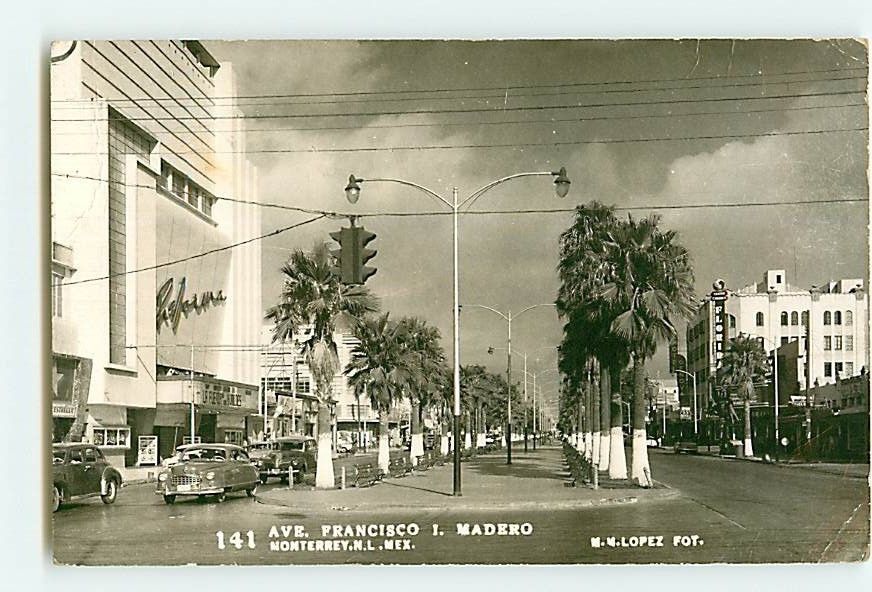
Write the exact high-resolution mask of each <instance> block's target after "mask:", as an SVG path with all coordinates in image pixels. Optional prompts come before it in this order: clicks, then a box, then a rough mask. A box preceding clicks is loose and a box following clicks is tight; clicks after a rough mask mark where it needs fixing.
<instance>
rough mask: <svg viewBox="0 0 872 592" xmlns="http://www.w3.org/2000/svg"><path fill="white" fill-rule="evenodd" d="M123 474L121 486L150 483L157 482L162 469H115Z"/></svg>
mask: <svg viewBox="0 0 872 592" xmlns="http://www.w3.org/2000/svg"><path fill="white" fill-rule="evenodd" d="M115 468H116V469H118V472H119V473H121V486H122V487H124V486H125V485H137V484H139V483H149V482H152V481H156V480H157V474H158V473H159V472H160V470H161V468H160V467H115Z"/></svg>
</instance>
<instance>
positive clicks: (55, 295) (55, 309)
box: [51, 272, 64, 317]
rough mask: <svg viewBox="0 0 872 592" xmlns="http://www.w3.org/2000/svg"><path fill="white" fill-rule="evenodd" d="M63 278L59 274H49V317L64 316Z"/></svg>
mask: <svg viewBox="0 0 872 592" xmlns="http://www.w3.org/2000/svg"><path fill="white" fill-rule="evenodd" d="M63 281H64V276H63V274H61V273H54V272H52V274H51V316H53V317H62V316H64V291H63V290H64V287H63V285H62V284H63Z"/></svg>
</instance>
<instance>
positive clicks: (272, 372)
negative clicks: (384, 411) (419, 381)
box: [261, 325, 411, 443]
mask: <svg viewBox="0 0 872 592" xmlns="http://www.w3.org/2000/svg"><path fill="white" fill-rule="evenodd" d="M272 337H273V327H272V325H264V327H263V331H262V343H263V344H264V350H263V353H262V355H261V384H262V385H263V396H264V398H265V399H266V401H267V406H268V409H269V412H268V415H269V418H268V422H271V424H270V425H269V429H270V430H271V431H272V432H273V433H275V434H277V435H283V434H285V433H303V434H307V435H310V436H316V435H317V429H318V427H317V426H318V422H317V400H316V399H315V397H314V394H313V393H314V388H315V387H314V383H313V380H312V377H311V374H310V372H309V367H308V365H307V364H306V363H305V360H304V359H303V355H302V351H301V348H300V346H299V342H300V341H301V339H300V338H304V337H305V335H301V336H300V338H298V339H296V340H290V341H285V342H275V343H273V341H272ZM333 340H334V341H335V343H336V346H337V348H336V349H337V353H338V355H339V370H338V371H337V373H336V375H335V376H334V377H333V381H332V383H331V399H332V405H331V424H332V430H333V432H334V435H335V434H336V433H337V432H339V431H346V432H351V433H352V435H353V437H354V438H355V440H356V441H358V442H364V443H374V442H375V437H376V434H377V431H378V422H379V415H378V410H377V409H376V408H375V407H373V405H372V402H371V400H370V399H369V397H368V395H367V394H366V393H355V392H354V389H353V388H352V387H351V386H350V385H349V384H348V377H346V376H345V374H344V370H345V367H346V366H347V365H348V363H349V362H350V361H351V352H352V351H353V350H354V347H355V346H356V345H357V340H356V339H355V338H354V337H353V336H352V335H350V334H348V333H345V332H341V331H338V332H336V333H335V334H334V335H333ZM299 399H302V400H303V401H307V400H314V403H305V405H306V407H305V408H303V407H302V405H304V403H301V402H299V401H298V400H299ZM295 409H296V412H294V411H293V410H295ZM410 412H411V405H410V403H409V400H408V398H407V397H405V398H403V399H402V400H400V401H397V402H395V404H394V406H393V407H392V409H391V410H390V413H389V421H388V423H389V426H390V428H391V431H392V432H393V434H394V438H395V440H398V439H399V437H400V433H401V432H402V431H403V430H407V429H408V427H409V422H410Z"/></svg>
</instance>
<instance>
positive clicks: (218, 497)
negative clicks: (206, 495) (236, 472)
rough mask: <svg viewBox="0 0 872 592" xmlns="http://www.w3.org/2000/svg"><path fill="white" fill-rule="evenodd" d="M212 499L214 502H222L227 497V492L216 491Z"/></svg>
mask: <svg viewBox="0 0 872 592" xmlns="http://www.w3.org/2000/svg"><path fill="white" fill-rule="evenodd" d="M212 499H214V500H215V503H216V504H220V503H223V502H224V500H226V499H227V492H226V491H222V492H221V493H216V494H215V495H214V497H213V498H212Z"/></svg>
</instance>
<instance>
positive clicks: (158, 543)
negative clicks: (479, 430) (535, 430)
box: [52, 447, 869, 565]
mask: <svg viewBox="0 0 872 592" xmlns="http://www.w3.org/2000/svg"><path fill="white" fill-rule="evenodd" d="M628 452H629V451H628ZM561 464H562V462H561V451H560V450H559V448H556V447H547V448H540V449H539V450H538V451H536V452H533V451H532V449H531V450H530V452H529V453H528V454H524V453H523V452H522V451H520V450H519V451H517V452H516V455H515V459H514V463H513V465H512V466H511V467H507V466H505V458H504V456H502V455H499V454H491V455H488V456H485V457H480V458H479V459H477V460H474V461H471V462H469V463H464V465H463V474H464V488H465V490H464V497H462V498H453V497H451V496H450V495H448V493H449V492H450V491H451V467H450V465H445V466H442V467H436V468H433V469H431V470H430V471H428V472H426V473H423V474H415V475H411V476H408V477H405V478H402V479H393V480H389V481H386V482H384V483H381V484H378V485H376V486H374V487H372V488H368V489H361V490H357V489H354V490H346V491H326V492H325V491H308V490H302V489H301V490H297V491H287V489H286V487H285V486H282V485H280V484H275V485H273V484H270V485H268V486H261V488H260V489H259V491H258V497H257V500H256V501H255V500H251V499H248V498H246V497H245V494H244V493H239V494H234V495H231V496H228V499H227V501H226V502H224V503H223V504H216V503H211V502H198V501H196V500H190V501H181V502H179V503H177V504H175V505H173V506H166V505H164V503H163V501H162V500H161V499H160V498H159V497H158V496H155V495H154V493H153V484H139V485H132V486H129V487H125V488H124V489H123V490H122V492H121V494H120V495H119V498H118V501H117V502H116V503H115V504H114V505H112V506H105V505H103V504H102V503H101V502H100V500H99V499H93V500H88V501H86V502H83V503H77V504H70V505H68V506H66V507H64V508H62V509H61V510H60V511H59V512H58V513H57V514H55V515H53V517H52V523H53V527H54V545H55V546H54V557H55V561H57V562H58V563H62V564H98V565H99V564H136V565H148V564H188V563H198V564H228V563H237V564H292V563H293V564H312V563H482V564H487V563H507V562H511V563H628V562H631V563H640V562H655V563H662V562H666V563H709V562H749V563H755V562H817V561H852V560H853V561H856V560H860V559H863V558H864V556H866V553H868V546H867V545H868V539H869V531H868V524H869V497H868V488H867V483H866V480H865V479H860V478H856V477H843V476H840V475H835V474H828V473H821V472H816V471H813V470H807V469H803V468H792V467H779V466H773V465H766V464H762V463H755V462H747V461H738V460H730V459H724V458H719V457H712V456H689V455H688V456H686V455H675V454H673V453H671V452H668V451H661V450H652V454H651V465H652V470H653V475H654V478H655V480H656V482H657V483H656V485H657V486H656V487H655V488H654V489H651V490H641V489H637V488H623V487H621V488H618V489H616V488H615V484H614V483H610V482H608V480H605V481H604V487H603V488H601V489H600V490H599V491H596V492H594V491H591V490H588V489H582V488H578V489H574V488H569V487H564V485H563V483H564V481H565V480H566V475H565V473H563V472H561ZM549 499H551V500H553V501H552V502H551V503H549V502H548V501H547V500H549ZM295 500H296V501H295ZM335 500H344V501H341V502H336V501H335ZM378 500H383V502H382V503H379V502H378ZM412 523H414V524H416V525H417V526H418V529H419V530H418V531H417V534H413V532H412V530H413V529H412V527H411V524H412ZM458 523H459V524H460V525H461V526H460V527H458ZM498 523H505V524H506V526H505V527H504V528H503V531H502V532H503V534H498V533H495V534H488V532H489V531H488V527H486V526H485V525H486V524H493V525H497V524H498ZM475 524H480V525H481V528H482V533H483V534H481V535H478V534H477V533H476V530H475V527H474V525H475ZM299 525H302V529H299V528H298V529H297V530H296V531H295V530H294V527H295V526H299ZM356 525H383V526H382V530H378V531H377V532H368V533H367V535H366V536H365V537H363V540H364V542H363V543H362V544H363V545H364V546H363V548H356V550H354V549H355V547H354V546H353V545H354V543H353V542H349V543H339V542H337V543H336V546H337V547H338V546H340V545H346V544H347V545H349V547H348V548H341V549H333V548H331V544H332V543H328V544H327V546H326V549H321V548H319V549H315V548H314V545H315V542H314V541H315V539H319V540H325V541H331V540H335V541H339V540H345V539H355V538H358V539H359V538H361V537H359V536H354V535H353V533H349V532H348V529H349V528H351V529H354V528H355V527H356ZM389 525H409V526H408V527H407V528H406V530H407V532H401V531H400V530H397V532H396V533H389V532H387V531H386V530H384V529H385V528H390V526H389ZM434 525H436V526H435V527H434ZM464 525H470V531H469V534H468V535H463V534H460V533H462V532H464V528H465V526H464ZM511 525H517V526H516V527H515V529H514V531H513V530H512V526H511ZM274 526H275V527H276V529H275V530H274V531H273V533H272V534H273V535H274V540H275V541H281V540H286V541H289V542H286V543H285V546H284V547H280V546H279V545H278V544H277V545H276V548H275V549H272V550H271V547H270V540H271V538H270V534H271V532H270V531H271V529H272V527H274ZM282 526H286V527H287V530H285V531H282V530H281V529H282ZM324 528H326V530H322V529H324ZM400 528H402V527H400ZM496 528H497V527H496V526H495V527H494V529H496ZM527 529H530V530H531V531H532V532H529V530H527ZM219 531H221V532H223V536H224V547H225V548H224V549H223V550H222V549H220V548H219V547H220V545H219V535H218V534H217V533H218V532H219ZM237 531H238V532H239V533H240V536H239V537H238V538H236V539H232V538H231V537H232V535H233V533H235V532H237ZM248 531H251V532H252V538H253V546H254V548H250V547H249V542H250V541H249V538H248V535H247V533H248ZM436 531H438V532H440V534H434V532H436ZM497 532H500V531H497ZM524 533H527V534H524ZM596 537H598V538H599V541H600V547H599V548H596V543H595V541H592V538H596ZM609 537H615V538H614V539H611V538H609ZM642 537H645V538H642ZM234 540H235V541H236V542H237V543H238V546H240V547H241V549H237V548H235V545H234V544H233V542H234ZM307 540H311V541H312V543H311V544H312V545H313V548H311V549H306V548H305V545H306V544H309V543H307V542H305V541H307ZM386 540H396V541H398V542H396V543H395V544H396V545H397V546H398V547H400V549H399V550H390V549H389V547H390V546H391V545H392V544H394V543H386V542H385V541H386ZM403 540H405V541H407V542H405V543H404V542H402V541H403ZM295 541H303V543H302V544H300V543H297V545H296V546H295V544H294V543H295ZM367 541H369V543H367ZM358 544H361V543H358ZM368 544H371V545H372V550H368V549H369V547H368V546H366V545H368ZM661 545H662V546H661ZM299 547H302V548H299Z"/></svg>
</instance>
